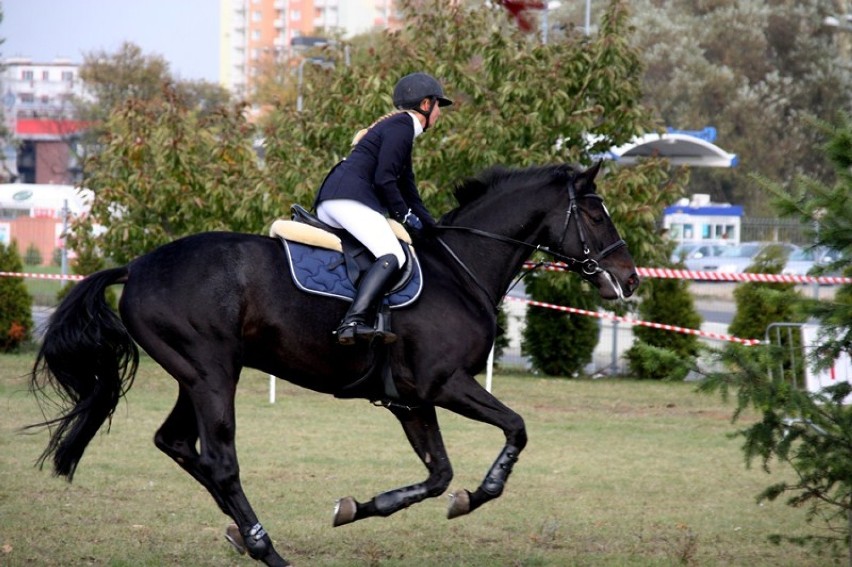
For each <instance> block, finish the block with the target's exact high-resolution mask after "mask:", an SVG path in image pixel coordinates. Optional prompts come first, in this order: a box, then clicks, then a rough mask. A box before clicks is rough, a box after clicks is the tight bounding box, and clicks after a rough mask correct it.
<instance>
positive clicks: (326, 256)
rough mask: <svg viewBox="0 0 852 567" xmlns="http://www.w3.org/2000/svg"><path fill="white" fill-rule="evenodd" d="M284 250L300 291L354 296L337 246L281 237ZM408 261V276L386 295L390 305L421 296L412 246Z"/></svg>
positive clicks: (353, 285) (410, 301)
mask: <svg viewBox="0 0 852 567" xmlns="http://www.w3.org/2000/svg"><path fill="white" fill-rule="evenodd" d="M281 242H283V243H284V250H286V252H287V261H288V263H289V264H290V274H291V275H292V276H293V281H294V282H295V284H296V286H297V287H298V288H299V289H301V290H302V291H306V292H308V293H314V294H317V295H324V296H327V297H337V298H340V299H344V300H347V301H352V299H353V298H354V297H355V284H354V283H352V281H351V280H350V279H349V275H348V273H347V270H346V265H345V262H344V261H343V254H342V253H341V252H338V251H336V250H329V249H327V248H320V247H316V246H311V245H308V244H302V243H301V242H293V241H292V240H287V239H285V238H281ZM409 252H410V254H409V255H408V261H410V262H411V263H412V270H411V276H410V277H408V278H406V281H405V282H401V283H400V284H398V285H401V287H396V286H395V288H394V289H392V290H391V292H390V293H389V294H388V295H386V296H385V300H384V301H385V304H387V305H389V306H390V308H391V309H396V308H400V307H406V306H407V305H410V304H411V303H413V302H414V301H416V300H417V298H418V297H419V296H420V291H421V290H422V289H423V274H422V272H421V270H420V261H419V260H418V259H417V256H416V254H415V253H414V250H413V249H412V248H409Z"/></svg>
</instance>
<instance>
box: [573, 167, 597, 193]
mask: <svg viewBox="0 0 852 567" xmlns="http://www.w3.org/2000/svg"><path fill="white" fill-rule="evenodd" d="M602 163H603V160H600V159H599V160H598V161H596V162H595V163H594V164H593V165H592V166H591V167H589V168H588V169H584V170H583V171H581V172H580V173H578V174H577V178H576V180H575V182H574V184H575V187H576V188H577V190H578V191H580V192H581V193H582V192H585V191H592V190H593V189H594V185H593V184H594V182H595V177H597V176H598V172H599V171H600V170H601V164H602Z"/></svg>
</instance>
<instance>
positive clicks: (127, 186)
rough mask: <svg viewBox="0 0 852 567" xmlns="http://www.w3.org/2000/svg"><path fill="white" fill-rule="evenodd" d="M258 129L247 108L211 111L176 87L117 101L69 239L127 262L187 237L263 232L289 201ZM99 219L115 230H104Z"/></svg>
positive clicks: (89, 166)
mask: <svg viewBox="0 0 852 567" xmlns="http://www.w3.org/2000/svg"><path fill="white" fill-rule="evenodd" d="M253 131H254V130H253V128H252V127H251V126H250V125H249V124H248V123H247V121H246V118H245V116H244V113H243V107H242V106H240V105H237V106H235V107H232V108H230V109H228V108H220V109H219V110H218V111H217V112H213V113H209V114H206V115H205V114H203V113H201V112H200V111H199V110H198V109H196V108H188V107H187V106H186V105H184V104H183V102H182V101H181V99H180V94H179V93H177V92H176V91H173V90H171V89H166V90H165V91H164V93H163V96H162V97H160V98H155V99H152V100H150V101H144V100H139V99H133V100H131V101H129V102H127V103H125V104H123V105H121V106H119V107H117V108H116V109H114V110H113V112H112V114H111V115H110V117H109V118H108V120H107V121H106V123H105V124H104V132H105V134H104V135H103V136H102V137H101V139H100V140H99V142H100V143H99V145H100V151H99V152H97V153H96V154H94V155H93V156H91V157H90V158H89V160H88V161H87V165H86V171H87V175H86V177H85V180H84V182H85V185H86V186H87V187H88V188H89V189H91V190H92V191H93V192H94V195H95V197H94V199H93V202H92V206H91V210H90V211H89V214H88V215H87V216H85V217H81V218H78V219H75V221H74V223H73V225H72V229H71V231H72V235H71V236H70V237H69V239H68V241H69V245H70V246H71V247H72V248H75V249H81V248H82V249H93V248H96V249H100V250H101V251H103V253H105V254H106V256H107V257H109V258H111V259H112V260H114V261H115V262H118V263H125V262H127V261H129V260H130V259H132V258H134V257H135V256H138V255H140V254H141V253H143V252H145V251H147V250H150V249H152V248H155V247H157V246H160V245H162V244H165V243H167V242H170V241H172V240H174V239H176V238H179V237H181V236H186V235H188V234H193V233H197V232H203V231H207V230H234V231H243V232H260V231H262V230H263V227H264V225H267V226H268V224H269V223H270V222H271V221H272V220H274V218H275V217H276V216H277V214H278V213H280V212H281V211H283V210H286V208H285V205H284V203H283V202H282V201H281V199H280V197H279V196H277V195H274V194H272V193H271V192H270V190H269V185H270V184H269V183H268V182H266V178H265V176H264V174H263V172H262V170H261V167H260V164H259V163H258V161H257V156H256V153H255V150H254V147H253V143H254V136H253V135H252V133H253ZM96 224H100V225H101V226H104V227H108V228H109V230H107V231H106V232H104V233H102V234H97V235H96V233H95V232H94V231H93V226H94V225H96Z"/></svg>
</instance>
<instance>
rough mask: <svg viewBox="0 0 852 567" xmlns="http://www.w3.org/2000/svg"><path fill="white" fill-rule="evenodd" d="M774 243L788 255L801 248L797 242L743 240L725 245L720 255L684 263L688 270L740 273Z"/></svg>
mask: <svg viewBox="0 0 852 567" xmlns="http://www.w3.org/2000/svg"><path fill="white" fill-rule="evenodd" d="M773 245H774V246H781V247H783V248H784V249H785V250H786V252H787V254H788V255H790V254H792V253H793V252H795V251H797V250H801V248H799V247H798V246H796V245H795V244H788V243H785V242H742V243H740V244H735V245H733V246H728V247H725V249H724V250H722V251H721V252H720V253H719V255H718V256H713V257H711V258H697V259H694V260H687V261H686V262H684V263H685V264H686V268H687V269H688V270H694V271H701V272H721V273H725V274H740V273H743V272H744V271H745V269H746V268H747V267H749V266H750V265H751V264H753V263H754V260H755V258H756V257H757V255H758V254H759V253H760V252H762V251H763V250H765V249H766V248H767V247H769V246H773Z"/></svg>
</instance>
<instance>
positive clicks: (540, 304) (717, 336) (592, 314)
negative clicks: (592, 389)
mask: <svg viewBox="0 0 852 567" xmlns="http://www.w3.org/2000/svg"><path fill="white" fill-rule="evenodd" d="M504 299H507V300H510V301H520V302H522V303H526V304H528V305H534V306H536V307H546V308H548V309H556V310H557V311H565V312H567V313H575V314H577V315H587V316H589V317H597V318H598V319H610V320H612V321H618V322H620V323H627V324H628V325H641V326H643V327H651V328H652V329H662V330H664V331H674V332H676V333H683V334H686V335H696V336H699V337H704V338H707V339H713V340H716V341H728V342H732V343H739V344H742V345H745V346H754V345H759V344H761V343H762V342H763V341H760V340H758V339H741V338H739V337H734V336H732V335H723V334H721V333H711V332H708V331H702V330H700V329H687V328H685V327H677V326H675V325H664V324H662V323H651V322H649V321H641V320H639V319H630V318H628V317H622V316H620V315H613V314H612V313H605V312H604V313H601V312H599V311H587V310H586V309H577V308H576V307H565V306H562V305H553V304H552V303H544V302H543V301H535V300H533V299H524V298H521V297H511V296H508V295H507V296H506V297H505V298H504Z"/></svg>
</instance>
